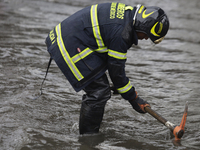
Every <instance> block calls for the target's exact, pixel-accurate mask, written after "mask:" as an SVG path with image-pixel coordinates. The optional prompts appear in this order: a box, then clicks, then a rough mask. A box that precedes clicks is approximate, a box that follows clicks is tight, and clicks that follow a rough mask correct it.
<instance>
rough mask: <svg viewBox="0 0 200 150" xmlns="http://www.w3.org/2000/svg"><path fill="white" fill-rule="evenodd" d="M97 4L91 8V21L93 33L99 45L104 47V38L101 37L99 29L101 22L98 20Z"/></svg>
mask: <svg viewBox="0 0 200 150" xmlns="http://www.w3.org/2000/svg"><path fill="white" fill-rule="evenodd" d="M97 6H98V4H96V5H92V6H91V9H90V15H91V16H90V17H91V22H92V28H93V34H94V37H95V39H96V42H97V45H98V47H104V46H105V45H104V43H103V39H102V37H101V33H100V29H99V22H98V16H97Z"/></svg>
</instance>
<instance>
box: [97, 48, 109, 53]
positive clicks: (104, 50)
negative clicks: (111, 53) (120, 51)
mask: <svg viewBox="0 0 200 150" xmlns="http://www.w3.org/2000/svg"><path fill="white" fill-rule="evenodd" d="M94 51H96V52H98V53H106V52H108V49H107V47H102V48H99V49H95V50H94Z"/></svg>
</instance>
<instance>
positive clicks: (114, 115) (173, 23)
mask: <svg viewBox="0 0 200 150" xmlns="http://www.w3.org/2000/svg"><path fill="white" fill-rule="evenodd" d="M99 2H108V1H105V0H101V1H97V0H0V149H1V150H74V149H75V150H129V149H132V150H139V149H144V150H156V149H161V150H165V149H167V150H174V149H178V150H193V149H194V150H195V149H200V109H199V108H200V102H199V101H200V9H199V8H200V3H199V0H163V1H160V0H123V1H122V0H119V1H118V2H124V3H126V4H129V5H133V6H134V5H136V4H138V3H141V4H144V5H147V6H151V5H156V6H160V7H162V8H163V9H164V10H165V11H166V13H167V14H168V16H169V19H170V29H169V32H168V34H167V36H166V38H165V40H164V41H163V42H161V43H160V44H159V45H156V46H155V45H152V44H151V42H150V41H149V40H148V41H146V40H144V41H139V45H138V46H133V47H131V49H130V50H129V51H128V60H127V65H126V71H127V76H128V77H129V78H130V80H131V82H132V84H134V86H135V88H136V90H137V91H138V93H139V94H140V96H141V97H142V98H143V99H145V100H147V101H148V102H149V103H150V104H151V106H152V108H153V109H154V110H156V111H157V112H158V113H160V114H161V115H162V116H163V117H165V118H166V119H168V120H169V121H170V122H172V123H174V124H177V125H178V124H180V121H181V118H182V115H183V111H184V105H185V103H186V102H187V101H188V104H189V109H188V118H187V122H186V126H185V134H184V136H183V137H182V139H181V141H180V142H175V141H174V137H173V135H172V134H171V133H170V131H169V129H167V128H166V127H165V126H164V125H162V124H161V123H159V122H158V121H157V120H156V119H154V118H153V117H151V116H150V115H149V114H145V115H141V114H138V113H137V112H135V111H134V110H133V109H132V108H131V106H130V104H129V103H127V102H126V101H125V100H123V99H122V98H121V97H120V96H119V95H113V96H112V98H111V99H110V100H109V101H108V103H107V105H106V110H105V114H104V120H103V122H102V126H101V129H100V133H99V134H95V135H85V136H80V135H79V132H78V119H79V109H80V104H81V97H82V94H83V92H79V93H76V92H74V91H73V89H72V88H71V87H70V85H69V83H68V81H67V80H66V79H65V77H64V76H63V75H62V73H61V72H60V70H59V69H58V68H57V66H56V65H55V63H54V62H53V63H52V66H51V67H50V70H49V74H48V76H47V79H46V81H45V84H44V88H43V93H44V94H43V95H42V96H41V97H40V98H38V99H35V100H34V98H35V97H37V96H38V95H39V94H40V85H41V83H42V80H43V78H44V76H45V71H46V67H47V64H48V60H49V54H48V53H47V51H46V46H45V43H44V41H45V38H46V36H47V34H48V33H49V31H50V30H51V29H52V28H53V27H54V26H56V25H57V24H58V23H59V22H60V21H62V20H63V19H65V18H66V17H68V16H70V15H71V14H73V13H74V12H76V11H78V10H80V9H81V8H83V7H85V6H88V5H92V4H96V3H99Z"/></svg>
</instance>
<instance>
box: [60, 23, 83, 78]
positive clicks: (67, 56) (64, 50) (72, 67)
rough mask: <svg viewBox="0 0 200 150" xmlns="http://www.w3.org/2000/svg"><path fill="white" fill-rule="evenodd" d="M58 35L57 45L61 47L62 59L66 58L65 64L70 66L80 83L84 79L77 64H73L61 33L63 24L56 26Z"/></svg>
mask: <svg viewBox="0 0 200 150" xmlns="http://www.w3.org/2000/svg"><path fill="white" fill-rule="evenodd" d="M56 34H57V44H58V47H59V50H60V52H61V54H62V57H63V58H64V60H65V62H66V63H67V65H68V66H69V68H70V70H71V71H72V73H73V74H74V76H75V77H76V79H77V80H78V81H80V80H81V79H83V78H84V77H83V75H82V74H81V73H80V72H79V70H78V68H77V67H76V66H75V64H74V63H73V61H72V59H71V57H70V55H69V53H68V52H67V50H66V48H65V45H64V42H63V39H62V33H61V24H59V25H57V26H56Z"/></svg>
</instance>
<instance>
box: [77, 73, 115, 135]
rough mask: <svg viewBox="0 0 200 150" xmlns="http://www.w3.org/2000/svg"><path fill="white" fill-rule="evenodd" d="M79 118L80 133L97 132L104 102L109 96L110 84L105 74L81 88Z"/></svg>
mask: <svg viewBox="0 0 200 150" xmlns="http://www.w3.org/2000/svg"><path fill="white" fill-rule="evenodd" d="M83 90H84V91H85V92H86V94H84V95H83V98H82V104H81V111H80V118H79V132H80V134H90V133H98V132H99V128H100V124H101V122H102V119H103V114H104V108H105V105H106V102H107V101H108V100H109V99H110V97H111V92H110V86H109V82H108V78H107V76H106V74H104V75H103V76H101V77H100V78H99V79H97V80H95V81H93V82H92V83H90V84H89V85H88V86H86V87H85V88H84V89H83Z"/></svg>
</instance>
